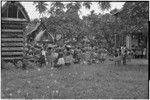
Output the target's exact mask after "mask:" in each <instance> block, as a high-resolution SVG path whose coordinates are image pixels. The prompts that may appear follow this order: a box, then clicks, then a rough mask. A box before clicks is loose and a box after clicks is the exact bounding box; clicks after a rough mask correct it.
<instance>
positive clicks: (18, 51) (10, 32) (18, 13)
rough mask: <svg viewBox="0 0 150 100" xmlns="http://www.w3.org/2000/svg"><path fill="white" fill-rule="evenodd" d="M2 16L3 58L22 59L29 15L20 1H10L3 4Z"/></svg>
mask: <svg viewBox="0 0 150 100" xmlns="http://www.w3.org/2000/svg"><path fill="white" fill-rule="evenodd" d="M1 17H2V19H1V21H2V22H1V24H2V27H1V29H2V30H1V58H2V60H4V61H6V60H7V61H8V60H9V61H14V60H15V61H18V60H22V59H23V56H24V54H25V53H24V45H25V28H26V25H27V24H28V22H30V19H29V16H28V14H27V12H26V10H25V8H24V7H23V6H22V4H21V3H20V2H17V1H10V2H6V3H5V4H4V5H3V7H2V12H1Z"/></svg>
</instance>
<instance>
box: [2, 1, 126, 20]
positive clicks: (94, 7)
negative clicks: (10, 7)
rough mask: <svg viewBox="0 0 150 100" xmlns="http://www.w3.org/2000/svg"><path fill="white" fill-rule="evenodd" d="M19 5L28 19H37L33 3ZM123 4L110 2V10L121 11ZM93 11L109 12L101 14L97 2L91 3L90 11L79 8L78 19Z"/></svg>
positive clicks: (37, 14) (37, 15)
mask: <svg viewBox="0 0 150 100" xmlns="http://www.w3.org/2000/svg"><path fill="white" fill-rule="evenodd" d="M50 3H51V2H47V4H49V6H47V8H50ZM3 4H4V2H2V5H3ZM21 4H22V5H23V6H24V7H25V9H26V11H27V12H28V15H29V17H30V19H35V18H39V13H38V11H36V8H35V5H33V2H21ZM123 4H124V2H111V9H110V10H112V9H115V8H117V9H121V8H122V6H123ZM92 10H95V13H97V14H98V13H108V12H109V11H110V10H109V11H105V12H102V11H101V10H100V8H99V7H98V5H97V2H92V6H91V9H90V10H88V9H86V8H85V7H82V8H81V13H80V14H79V16H80V18H82V16H85V15H88V14H90V11H92ZM45 16H46V17H48V16H49V15H48V14H45Z"/></svg>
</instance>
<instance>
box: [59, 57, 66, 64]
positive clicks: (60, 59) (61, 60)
mask: <svg viewBox="0 0 150 100" xmlns="http://www.w3.org/2000/svg"><path fill="white" fill-rule="evenodd" d="M57 64H58V65H64V64H65V60H64V58H59V59H58V62H57Z"/></svg>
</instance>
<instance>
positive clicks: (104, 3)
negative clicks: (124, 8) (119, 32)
mask: <svg viewBox="0 0 150 100" xmlns="http://www.w3.org/2000/svg"><path fill="white" fill-rule="evenodd" d="M98 4H99V7H100V9H101V10H102V11H104V10H108V9H110V8H111V5H110V2H108V1H101V2H98Z"/></svg>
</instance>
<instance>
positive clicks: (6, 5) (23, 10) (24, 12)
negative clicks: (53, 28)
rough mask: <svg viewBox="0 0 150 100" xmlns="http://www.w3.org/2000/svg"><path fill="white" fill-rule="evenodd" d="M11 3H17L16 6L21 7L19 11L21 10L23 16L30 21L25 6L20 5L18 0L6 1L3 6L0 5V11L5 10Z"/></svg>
mask: <svg viewBox="0 0 150 100" xmlns="http://www.w3.org/2000/svg"><path fill="white" fill-rule="evenodd" d="M12 3H14V4H15V5H17V6H18V7H19V8H20V9H21V11H22V13H23V14H24V17H25V18H26V20H27V21H28V22H30V18H29V16H28V13H27V12H26V10H25V8H24V7H23V5H22V4H21V3H20V2H19V1H7V2H6V3H5V4H4V5H3V7H2V12H1V13H3V12H5V11H6V9H7V8H8V7H9V5H10V4H12Z"/></svg>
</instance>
